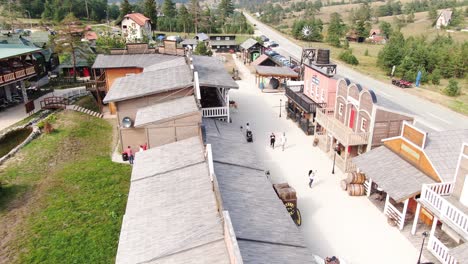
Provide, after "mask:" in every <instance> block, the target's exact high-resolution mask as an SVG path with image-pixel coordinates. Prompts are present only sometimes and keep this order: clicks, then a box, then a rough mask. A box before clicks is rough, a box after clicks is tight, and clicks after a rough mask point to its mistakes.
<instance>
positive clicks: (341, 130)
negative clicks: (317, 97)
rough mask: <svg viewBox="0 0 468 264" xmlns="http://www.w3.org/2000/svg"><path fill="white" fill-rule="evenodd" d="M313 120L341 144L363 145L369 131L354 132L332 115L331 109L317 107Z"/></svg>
mask: <svg viewBox="0 0 468 264" xmlns="http://www.w3.org/2000/svg"><path fill="white" fill-rule="evenodd" d="M315 121H316V122H317V123H318V124H320V125H321V126H322V127H324V128H325V129H326V130H327V131H328V132H330V133H331V134H332V135H333V136H334V137H335V138H336V139H337V140H338V141H339V142H340V143H341V144H342V145H343V146H346V147H347V146H358V145H365V144H367V141H368V139H369V132H354V131H353V130H352V129H351V128H349V127H347V126H345V125H344V124H343V123H341V122H340V121H339V120H338V119H336V118H335V117H334V115H333V109H329V108H322V109H317V115H316V117H315Z"/></svg>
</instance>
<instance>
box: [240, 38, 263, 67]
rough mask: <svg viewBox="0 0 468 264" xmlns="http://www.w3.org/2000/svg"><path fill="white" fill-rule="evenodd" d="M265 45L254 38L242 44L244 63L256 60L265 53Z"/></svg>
mask: <svg viewBox="0 0 468 264" xmlns="http://www.w3.org/2000/svg"><path fill="white" fill-rule="evenodd" d="M264 50H265V47H264V46H263V45H262V44H260V43H258V41H256V40H255V39H253V38H249V39H247V40H246V41H244V42H243V43H242V44H241V45H240V51H241V53H242V55H241V56H242V61H243V62H244V64H246V63H249V64H250V63H251V62H253V61H255V60H256V59H257V58H259V57H260V55H262V54H263V52H264Z"/></svg>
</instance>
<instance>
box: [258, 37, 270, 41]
mask: <svg viewBox="0 0 468 264" xmlns="http://www.w3.org/2000/svg"><path fill="white" fill-rule="evenodd" d="M260 39H261V40H262V41H263V42H267V41H270V39H269V38H268V37H267V36H265V35H261V36H260Z"/></svg>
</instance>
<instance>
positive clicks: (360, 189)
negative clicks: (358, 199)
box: [348, 184, 365, 196]
mask: <svg viewBox="0 0 468 264" xmlns="http://www.w3.org/2000/svg"><path fill="white" fill-rule="evenodd" d="M364 193H365V188H364V185H362V184H349V185H348V194H349V195H350V196H362V195H364Z"/></svg>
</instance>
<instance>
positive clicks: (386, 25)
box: [379, 21, 393, 38]
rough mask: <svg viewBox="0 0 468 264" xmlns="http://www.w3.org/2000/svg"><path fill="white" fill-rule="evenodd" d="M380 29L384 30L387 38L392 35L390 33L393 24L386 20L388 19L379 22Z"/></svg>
mask: <svg viewBox="0 0 468 264" xmlns="http://www.w3.org/2000/svg"><path fill="white" fill-rule="evenodd" d="M379 29H380V32H382V34H383V35H384V36H385V38H388V37H390V35H391V34H392V31H393V30H392V24H390V23H388V22H386V21H382V22H380V24H379Z"/></svg>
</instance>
